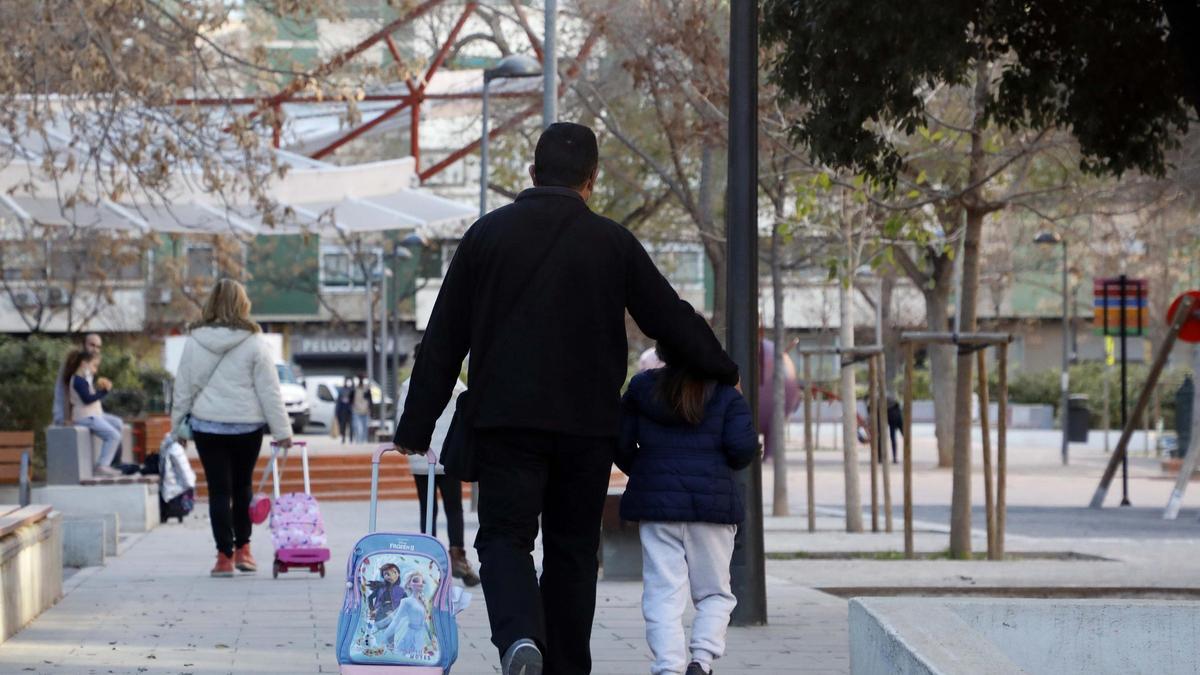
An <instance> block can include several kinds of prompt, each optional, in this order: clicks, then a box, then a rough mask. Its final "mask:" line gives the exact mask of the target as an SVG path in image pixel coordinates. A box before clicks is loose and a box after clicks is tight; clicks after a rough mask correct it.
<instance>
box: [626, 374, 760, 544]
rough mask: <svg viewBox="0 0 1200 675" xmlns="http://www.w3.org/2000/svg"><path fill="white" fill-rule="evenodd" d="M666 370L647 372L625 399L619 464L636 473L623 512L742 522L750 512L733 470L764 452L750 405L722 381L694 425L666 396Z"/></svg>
mask: <svg viewBox="0 0 1200 675" xmlns="http://www.w3.org/2000/svg"><path fill="white" fill-rule="evenodd" d="M661 372H662V371H659V370H650V371H647V372H644V373H639V374H638V375H637V376H635V377H634V378H633V380H632V381H631V382H630V383H629V391H627V392H625V397H624V398H623V399H622V401H621V408H622V410H621V443H620V446H619V449H618V452H617V458H616V459H617V466H618V467H619V468H620V469H621V470H622V471H624V472H625V473H626V474H628V476H629V484H628V485H627V486H625V494H624V495H622V496H621V518H622V519H624V520H637V521H642V520H648V521H656V522H684V523H723V524H727V525H737V524H739V523H741V522H742V520H743V519H744V518H745V517H746V509H745V505H743V504H742V499H741V497H740V496H739V495H738V489H737V484H736V483H734V480H733V472H734V471H737V470H739V469H744V468H746V467H747V466H749V465H750V462H752V461H754V456H755V455H756V454H758V447H759V444H758V432H757V431H755V430H754V418H753V416H752V415H751V414H750V406H749V405H748V404H747V403H746V399H745V398H743V397H742V395H741V394H739V393H738V391H737V390H736V389H734V388H733V387H730V386H728V385H721V386H718V387H716V388H715V389H714V390H713V393H712V396H711V398H709V400H708V403H707V404H705V406H704V419H703V420H701V422H700V424H688V423H687V422H686V421H684V420H683V419H682V418H681V417H679V415H677V414H675V412H674V411H673V410H671V409H670V407H669V406H667V405H666V404H665V403H663V401H662V400H661V398H660V397H659V395H658V378H659V376H660V375H661Z"/></svg>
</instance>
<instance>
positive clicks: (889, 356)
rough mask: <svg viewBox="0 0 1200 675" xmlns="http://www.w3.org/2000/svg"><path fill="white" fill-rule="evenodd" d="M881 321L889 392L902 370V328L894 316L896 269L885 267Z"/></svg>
mask: <svg viewBox="0 0 1200 675" xmlns="http://www.w3.org/2000/svg"><path fill="white" fill-rule="evenodd" d="M880 272H881V273H880V284H879V321H880V322H881V323H882V324H883V340H882V342H883V344H882V345H881V346H882V347H883V364H884V370H883V386H884V389H886V390H887V391H888V392H889V393H895V392H894V391H893V390H892V383H893V382H895V381H896V377H897V374H898V373H899V372H900V368H899V365H900V328H899V327H898V326H897V325H896V320H895V318H893V317H892V297H893V296H894V295H895V290H896V271H895V269H893V268H891V267H885V268H883V269H882V270H881V271H880Z"/></svg>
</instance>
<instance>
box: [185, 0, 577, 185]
mask: <svg viewBox="0 0 1200 675" xmlns="http://www.w3.org/2000/svg"><path fill="white" fill-rule="evenodd" d="M444 2H445V0H427V1H426V2H423V3H421V4H420V5H417V6H416V7H414V8H413V9H411V10H409V11H408V12H407V13H406V14H405V15H404V16H402V17H400V18H398V19H396V20H394V21H392V22H390V23H388V24H387V25H386V26H384V27H383V28H381V29H380V30H378V31H376V32H375V33H373V34H372V35H370V36H369V37H367V38H366V39H364V40H362V41H361V42H359V43H358V44H356V45H354V46H353V47H351V48H349V49H347V50H345V51H343V52H341V53H339V54H337V55H336V56H334V57H333V58H331V59H329V60H328V61H326V62H324V63H322V64H321V65H319V66H317V67H316V68H314V69H313V70H312V71H310V72H309V73H306V74H305V75H302V76H298V77H296V78H294V79H293V80H292V81H291V82H289V83H288V84H287V85H285V86H284V87H283V88H282V89H281V90H280V91H279V92H278V93H276V94H274V95H271V96H265V97H234V98H183V99H177V100H176V101H175V104H176V105H252V106H254V108H253V110H251V111H250V112H249V113H247V114H246V115H245V116H244V117H243V119H242V120H241V121H242V122H244V123H249V122H251V121H253V120H254V119H256V118H257V117H258V116H260V115H262V114H263V113H265V112H267V111H272V113H273V114H272V116H271V125H272V135H271V137H272V143H273V144H274V146H275V147H279V145H280V140H281V139H280V137H281V127H282V123H283V117H282V106H283V104H284V103H289V104H296V103H329V100H327V99H321V98H319V97H315V96H311V95H310V96H298V95H297V94H299V93H300V92H301V91H302V90H303V89H304V88H305V87H306V86H307V85H308V84H309V83H310V82H312V81H313V80H317V79H320V78H324V77H326V76H328V75H330V74H331V73H333V72H335V71H337V70H338V69H339V68H341V67H342V66H344V65H346V64H347V63H349V62H350V61H351V60H353V59H354V58H356V57H357V56H359V55H361V54H362V53H363V52H365V51H366V50H368V49H370V48H371V47H373V46H375V45H377V44H379V43H381V42H382V43H383V44H384V45H385V46H386V47H387V49H388V52H389V53H390V54H391V56H392V59H393V60H395V62H396V64H397V65H399V66H400V67H401V68H402V69H407V68H408V64H407V63H406V62H405V60H404V58H403V56H402V55H401V54H400V49H399V48H398V47H397V46H396V42H395V40H394V39H393V38H392V35H393V34H394V33H395V32H396V31H398V30H399V29H401V28H402V27H404V26H406V25H407V24H409V23H411V22H412V21H414V20H415V19H417V18H418V17H420V16H422V15H424V14H427V13H428V12H429V11H431V10H433V9H434V8H436V7H437V6H439V5H441V4H443V3H444ZM478 6H479V5H478V3H476V2H467V3H466V4H465V5H464V6H463V11H462V13H461V14H460V15H459V17H458V20H457V21H456V22H455V24H454V27H453V28H452V29H451V31H450V33H449V34H448V35H447V36H446V39H445V40H444V41H443V42H442V44H441V46H440V47H439V48H438V50H437V52H436V54H434V57H433V59H432V60H431V61H430V62H429V65H428V67H427V68H426V70H425V73H424V75H423V76H422V77H421V79H420V80H419V81H414V80H413V78H412V77H408V78H406V79H405V82H404V84H405V87H406V89H407V92H406V93H401V94H368V95H366V96H364V97H363V99H362V100H364V101H376V102H378V101H391V102H394V103H395V105H393V106H392V107H390V108H387V109H385V110H384V111H383V112H381V113H379V114H378V115H376V116H375V117H373V118H371V119H370V120H368V121H366V122H364V123H362V124H360V125H358V126H357V127H354V128H353V129H348V130H346V131H345V132H344V133H343V134H341V135H340V136H339V137H337V138H336V139H334V140H333V141H331V142H329V143H327V144H326V145H324V146H323V147H321V148H320V149H318V150H316V151H313V152H310V153H309V156H310V157H312V158H313V159H321V158H324V157H327V156H329V155H331V154H333V153H334V152H336V151H337V150H338V148H341V147H342V146H344V145H345V144H347V143H349V142H350V141H353V140H354V139H356V138H359V137H360V136H362V135H363V134H365V133H367V132H369V131H370V130H371V129H373V128H375V127H376V126H378V125H380V124H382V123H383V122H385V121H387V120H388V119H391V118H392V117H395V116H396V115H399V114H400V113H402V112H404V111H406V110H407V111H409V114H410V115H411V116H412V117H411V122H410V124H411V127H410V136H411V139H412V141H411V145H410V152H411V153H412V156H413V159H414V160H416V163H417V176H418V177H419V178H420V180H421V182H422V183H424V182H425V181H427V180H429V179H430V178H431V177H433V176H436V175H437V174H438V173H440V172H442V171H444V170H445V169H446V168H447V167H449V166H451V165H453V164H454V163H455V162H457V161H459V160H460V159H462V158H463V157H465V156H467V155H469V154H471V153H473V152H476V151H477V150H478V148H479V144H480V139H476V140H474V141H472V142H470V143H468V144H466V145H464V146H462V147H460V148H458V149H457V150H455V151H453V152H451V153H450V154H449V155H448V156H446V157H445V158H444V159H442V160H441V161H439V162H437V163H436V164H434V165H433V166H430V167H428V168H425V169H422V168H421V143H420V121H421V105H422V103H424V102H425V101H428V100H453V99H478V98H480V94H476V93H466V94H430V93H428V92H427V91H426V89H427V87H428V86H429V82H430V80H431V79H432V78H433V76H434V74H435V73H436V72H437V71H438V69H439V68H441V67H442V66H443V65H444V64H445V62H446V58H447V57H448V56H449V54H450V50H451V48H452V47H453V45H454V42H455V40H457V39H458V36H459V34H460V33H461V32H462V29H463V26H464V25H466V23H467V20H468V19H470V18H471V15H472V14H474V13H475V11H476V9H477V8H478ZM520 19H521V24H522V28H523V30H524V31H525V34H526V36H527V37H528V38H529V41H530V45H531V46H532V47H533V51H534V53H535V54H536V55H537V59H538V61H539V62H541V61H542V45H541V42H540V41H539V40H538V39H537V36H536V35H535V34H534V33H533V31H532V29H531V28H530V26H529V22H528V21H527V20H526V19H525V17H524V16H523V15H522V16H521V17H520ZM599 37H600V36H599V31H598V30H597V29H596V28H593V29H592V31H591V33H589V34H588V36H587V38H586V39H585V40H584V42H583V45H582V46H581V47H580V50H579V53H578V54H577V55H576V57H575V60H574V61H573V62H572V63H571V65H570V67H569V68H567V70H566V72H565V73H564V74H563V77H562V83H561V84H560V86H559V95H562V92H563V91H565V90H566V87H567V86H568V85H569V83H570V81H571V80H573V79H574V78H575V77H576V76H577V75H578V74H579V70H580V68H581V67H582V64H583V61H584V59H586V58H587V57H588V55H589V54H590V53H591V51H592V48H593V47H594V46H595V44H596V42H597V41H598V39H599ZM533 96H538V94H535V93H525V92H497V93H494V94H492V97H493V98H517V97H533ZM540 108H541V104H540V101H534V102H533V103H531V104H530V105H529V106H527V107H525V108H523V109H521V110H520V111H519V112H517V113H516V114H515V115H513V116H512V117H510V118H509V119H507V120H505V121H504V122H502V123H500V124H498V125H496V126H495V127H494V128H492V129H491V130H490V131H489V133H488V137H489V138H495V137H496V136H498V135H500V134H502V133H504V132H506V131H508V130H510V129H512V128H514V127H516V126H517V125H519V124H520V123H521V122H523V121H525V120H526V119H528V118H529V117H531V116H533V115H534V114H537V113H538V111H539V110H540ZM231 128H232V127H231Z"/></svg>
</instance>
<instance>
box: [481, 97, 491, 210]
mask: <svg viewBox="0 0 1200 675" xmlns="http://www.w3.org/2000/svg"><path fill="white" fill-rule="evenodd" d="M491 83H492V80H491V79H490V78H489V77H488V76H487V75H484V76H483V135H482V136H480V137H479V217H480V218H482V217H484V216H486V215H487V190H488V86H489V85H490V84H491Z"/></svg>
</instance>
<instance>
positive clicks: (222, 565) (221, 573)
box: [209, 552, 233, 577]
mask: <svg viewBox="0 0 1200 675" xmlns="http://www.w3.org/2000/svg"><path fill="white" fill-rule="evenodd" d="M209 574H211V575H212V576H214V577H231V576H233V556H228V555H225V554H224V553H221V552H217V564H216V565H213V568H212V571H211V572H209Z"/></svg>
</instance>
